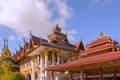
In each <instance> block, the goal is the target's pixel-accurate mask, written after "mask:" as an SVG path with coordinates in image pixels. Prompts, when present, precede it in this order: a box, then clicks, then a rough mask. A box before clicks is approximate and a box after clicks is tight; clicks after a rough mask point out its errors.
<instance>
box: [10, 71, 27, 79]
mask: <svg viewBox="0 0 120 80" xmlns="http://www.w3.org/2000/svg"><path fill="white" fill-rule="evenodd" d="M9 80H26V79H25V76H24V75H23V74H21V73H19V72H14V73H12V75H11V76H10V79H9Z"/></svg>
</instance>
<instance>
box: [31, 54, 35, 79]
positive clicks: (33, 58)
mask: <svg viewBox="0 0 120 80" xmlns="http://www.w3.org/2000/svg"><path fill="white" fill-rule="evenodd" d="M34 61H35V57H34V56H33V57H32V59H31V65H32V75H31V77H32V80H35V64H34Z"/></svg>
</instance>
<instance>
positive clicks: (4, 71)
mask: <svg viewBox="0 0 120 80" xmlns="http://www.w3.org/2000/svg"><path fill="white" fill-rule="evenodd" d="M0 80H26V79H25V76H24V75H22V74H21V73H20V72H12V71H11V68H10V64H9V63H8V62H6V61H2V60H0Z"/></svg>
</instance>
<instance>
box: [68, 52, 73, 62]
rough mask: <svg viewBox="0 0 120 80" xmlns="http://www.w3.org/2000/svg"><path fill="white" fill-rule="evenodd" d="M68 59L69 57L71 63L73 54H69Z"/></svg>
mask: <svg viewBox="0 0 120 80" xmlns="http://www.w3.org/2000/svg"><path fill="white" fill-rule="evenodd" d="M68 57H69V61H71V58H72V54H71V53H68Z"/></svg>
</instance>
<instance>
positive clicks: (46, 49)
mask: <svg viewBox="0 0 120 80" xmlns="http://www.w3.org/2000/svg"><path fill="white" fill-rule="evenodd" d="M48 50H49V49H48V48H45V50H44V51H45V68H47V67H48ZM45 80H48V71H45Z"/></svg>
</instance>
